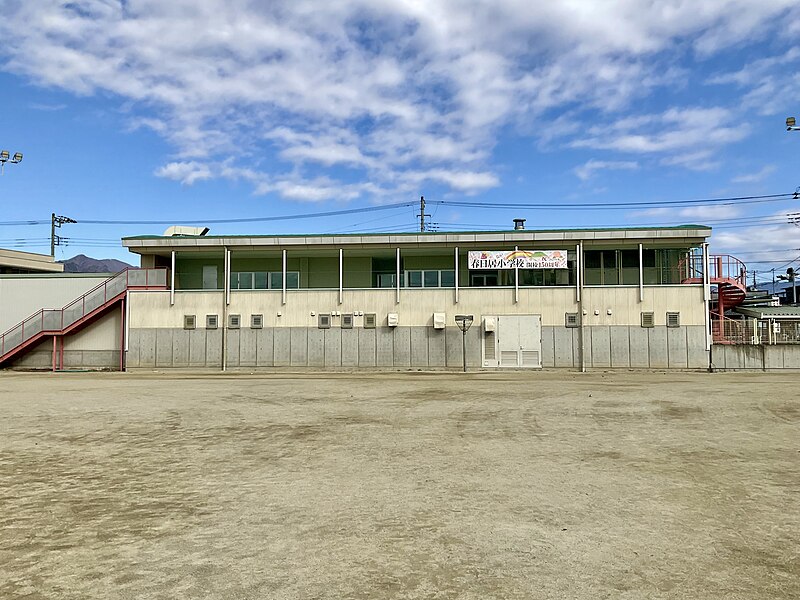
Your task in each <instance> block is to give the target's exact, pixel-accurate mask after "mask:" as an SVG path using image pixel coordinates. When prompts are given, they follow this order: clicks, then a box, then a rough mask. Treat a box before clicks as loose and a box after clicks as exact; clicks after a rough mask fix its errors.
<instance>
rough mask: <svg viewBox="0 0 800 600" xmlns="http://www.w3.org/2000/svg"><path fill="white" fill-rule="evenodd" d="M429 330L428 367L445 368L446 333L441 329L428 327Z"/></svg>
mask: <svg viewBox="0 0 800 600" xmlns="http://www.w3.org/2000/svg"><path fill="white" fill-rule="evenodd" d="M426 329H427V330H428V366H430V367H444V366H446V365H447V358H446V354H445V352H446V346H445V344H446V342H445V332H444V331H442V330H441V329H434V328H433V327H427V328H426Z"/></svg>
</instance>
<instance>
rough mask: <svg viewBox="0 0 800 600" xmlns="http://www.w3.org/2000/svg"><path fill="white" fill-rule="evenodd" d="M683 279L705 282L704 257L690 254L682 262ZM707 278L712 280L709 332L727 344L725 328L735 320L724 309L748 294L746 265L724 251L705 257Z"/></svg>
mask: <svg viewBox="0 0 800 600" xmlns="http://www.w3.org/2000/svg"><path fill="white" fill-rule="evenodd" d="M682 271H683V273H682V275H683V278H682V280H681V282H682V283H704V281H703V273H704V271H705V269H704V268H703V257H702V256H701V255H694V254H693V255H691V256H689V257H688V258H687V259H686V261H684V263H683V265H682ZM708 281H709V283H710V284H711V287H712V292H711V305H710V307H709V310H710V312H711V334H712V339H713V340H714V343H715V344H730V343H734V341H732V336H730V335H728V330H729V329H731V328H732V327H731V326H732V325H736V324H738V322H736V321H733V320H732V319H728V318H726V317H725V311H726V310H728V309H731V308H736V307H737V306H739V305H740V304H742V303H743V302H744V300H745V298H746V297H747V267H745V265H744V263H743V262H742V261H740V260H739V259H738V258H735V257H733V256H730V255H727V254H723V255H711V256H709V257H708Z"/></svg>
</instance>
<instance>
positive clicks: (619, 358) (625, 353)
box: [610, 325, 631, 368]
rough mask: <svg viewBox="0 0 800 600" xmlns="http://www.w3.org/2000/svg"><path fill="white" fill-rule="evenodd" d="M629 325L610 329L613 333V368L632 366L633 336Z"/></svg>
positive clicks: (615, 326)
mask: <svg viewBox="0 0 800 600" xmlns="http://www.w3.org/2000/svg"><path fill="white" fill-rule="evenodd" d="M629 330H630V328H629V327H628V326H627V325H614V326H612V327H610V333H611V366H612V367H615V368H628V367H630V366H631V346H630V344H631V336H630V331H629Z"/></svg>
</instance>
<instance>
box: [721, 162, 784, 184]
mask: <svg viewBox="0 0 800 600" xmlns="http://www.w3.org/2000/svg"><path fill="white" fill-rule="evenodd" d="M776 170H777V167H776V166H775V165H766V166H765V167H763V168H762V169H760V170H758V171H756V172H755V173H746V174H744V175H738V176H736V177H734V178H733V179H731V182H732V183H758V182H760V181H764V179H766V178H767V177H768V176H770V175H772V174H773V173H774V172H775V171H776Z"/></svg>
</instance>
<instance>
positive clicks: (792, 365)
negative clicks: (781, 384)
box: [772, 344, 800, 369]
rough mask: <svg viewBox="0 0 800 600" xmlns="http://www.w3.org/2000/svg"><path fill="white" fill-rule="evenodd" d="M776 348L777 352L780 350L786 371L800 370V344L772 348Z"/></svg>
mask: <svg viewBox="0 0 800 600" xmlns="http://www.w3.org/2000/svg"><path fill="white" fill-rule="evenodd" d="M772 348H775V351H776V352H777V351H778V349H780V353H781V355H782V356H783V361H782V362H783V368H784V369H800V344H797V345H789V344H786V345H781V346H772Z"/></svg>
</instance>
